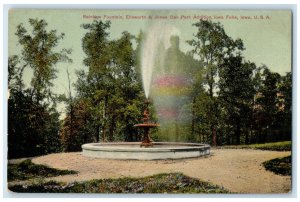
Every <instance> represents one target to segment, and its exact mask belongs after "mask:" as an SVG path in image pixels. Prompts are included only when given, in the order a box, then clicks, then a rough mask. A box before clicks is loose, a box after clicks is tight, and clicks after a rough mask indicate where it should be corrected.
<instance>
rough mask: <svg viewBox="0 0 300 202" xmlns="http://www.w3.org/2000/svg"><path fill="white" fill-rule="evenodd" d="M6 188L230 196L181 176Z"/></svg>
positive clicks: (205, 184)
mask: <svg viewBox="0 0 300 202" xmlns="http://www.w3.org/2000/svg"><path fill="white" fill-rule="evenodd" d="M9 189H10V190H11V191H14V192H23V193H24V192H27V193H229V192H228V191H227V190H225V189H224V188H222V187H219V186H217V185H213V184H211V183H208V182H203V181H200V180H198V179H194V178H190V177H188V176H185V175H183V174H181V173H170V174H158V175H153V176H150V177H144V178H119V179H100V180H91V181H85V182H74V183H70V184H64V183H59V182H55V181H50V182H45V183H38V184H33V185H25V186H24V185H14V186H10V187H9Z"/></svg>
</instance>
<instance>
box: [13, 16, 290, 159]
mask: <svg viewBox="0 0 300 202" xmlns="http://www.w3.org/2000/svg"><path fill="white" fill-rule="evenodd" d="M110 26H111V23H110V22H109V21H107V22H103V21H94V22H92V23H88V24H83V25H82V26H81V28H82V29H83V30H84V35H83V38H82V49H83V52H84V57H83V58H82V61H83V64H84V67H83V68H82V69H81V70H79V71H77V80H76V81H71V80H70V78H69V77H68V81H69V95H64V96H59V97H58V96H57V95H55V93H53V92H52V88H51V87H52V86H53V82H54V80H55V78H56V74H57V71H58V70H57V69H56V68H55V66H56V64H57V63H58V62H71V60H70V59H69V57H68V55H69V54H71V51H70V50H69V49H65V48H60V46H59V45H60V44H59V42H60V41H61V40H63V37H64V34H57V31H56V30H50V31H48V30H47V29H46V28H47V23H46V22H45V21H44V20H37V19H30V20H29V27H30V28H31V33H29V31H28V30H26V29H25V26H24V25H22V24H20V25H19V26H17V31H16V35H17V37H18V39H19V44H20V47H21V48H22V51H21V54H20V55H18V56H16V55H13V56H10V57H9V61H8V72H9V75H8V82H9V89H10V97H9V100H8V148H9V150H8V156H9V158H17V157H23V156H36V155H42V154H47V153H52V152H59V151H62V150H63V151H80V150H81V145H82V144H84V143H87V142H99V141H102V142H106V141H139V140H140V131H139V129H137V128H135V127H134V124H136V123H139V122H141V117H142V111H143V107H144V105H143V101H144V99H145V97H144V93H143V90H142V83H141V77H140V70H139V69H140V64H141V61H140V60H141V59H140V58H139V57H140V50H141V47H142V43H143V39H144V37H145V34H144V33H143V32H140V33H139V34H138V35H137V36H133V35H132V34H130V33H129V32H127V31H124V32H122V33H120V37H119V38H116V39H111V38H110V34H109V31H110ZM191 26H194V27H195V28H197V31H196V33H194V34H193V35H192V34H191V36H190V37H191V40H188V41H187V44H188V45H189V46H190V49H191V51H189V52H187V53H184V52H182V51H181V50H180V49H179V37H178V36H172V37H171V39H170V41H171V47H170V48H169V49H168V50H167V51H166V54H165V56H166V61H165V63H164V64H165V66H166V68H167V67H173V68H174V67H176V68H177V69H180V68H183V69H181V70H180V71H179V72H181V73H182V74H184V75H185V76H186V77H188V78H189V81H188V82H189V83H190V84H191V85H190V86H189V88H188V89H185V95H184V96H188V97H189V99H186V100H188V101H189V102H188V103H185V104H184V105H183V106H180V107H181V109H180V110H183V109H184V110H185V111H186V112H189V113H190V115H189V117H191V119H190V121H189V122H185V123H184V124H181V125H179V124H177V123H176V124H175V125H174V126H172V125H171V126H170V128H171V129H172V130H171V129H170V130H168V131H171V132H172V131H173V129H174V128H175V129H174V132H175V133H176V134H177V135H176V140H180V141H193V142H202V143H209V144H212V145H239V144H253V143H265V142H275V141H284V140H291V108H292V86H291V85H292V74H291V73H290V72H289V73H287V74H286V75H280V74H278V73H275V72H272V71H271V70H270V69H269V68H268V67H266V66H265V65H261V66H257V64H255V63H253V62H251V61H246V60H245V58H244V57H243V51H244V50H245V48H246V47H244V44H243V41H242V39H232V38H231V37H230V36H228V35H227V34H226V32H225V29H224V28H223V26H222V24H221V23H215V22H211V21H202V20H201V21H199V22H197V23H195V24H194V25H191ZM161 64H163V63H161ZM26 68H28V69H31V70H32V71H33V76H32V79H31V85H30V86H29V87H28V88H25V86H24V82H23V72H24V69H26ZM170 71H171V70H170ZM67 73H68V76H69V72H68V70H67ZM72 84H73V86H74V87H75V90H76V94H75V95H72V94H71V87H70V86H72ZM58 98H59V99H58ZM58 101H64V102H65V104H66V105H67V107H66V109H67V113H66V116H65V118H64V119H63V120H59V115H60V114H59V113H58V112H57V110H56V103H57V102H58ZM179 101H180V100H176V101H175V102H178V103H179ZM151 112H152V113H151V114H152V116H153V117H152V119H156V111H155V108H154V106H151ZM152 132H153V135H152V137H153V139H154V140H156V141H161V140H165V139H166V135H167V136H169V135H168V134H167V133H166V131H160V130H159V129H158V130H157V131H152Z"/></svg>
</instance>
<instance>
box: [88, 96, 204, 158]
mask: <svg viewBox="0 0 300 202" xmlns="http://www.w3.org/2000/svg"><path fill="white" fill-rule="evenodd" d="M149 103H150V101H149V100H148V99H147V100H146V101H145V104H146V108H145V110H144V113H143V119H142V120H143V123H140V124H136V125H134V126H135V127H139V128H143V129H144V134H143V139H142V142H112V143H89V144H84V145H82V152H83V155H84V156H89V157H95V158H105V159H135V160H159V159H182V158H193V157H200V156H205V155H208V154H210V146H209V145H206V144H196V143H178V142H153V141H152V140H151V138H150V129H151V128H154V127H157V126H159V124H156V123H151V122H150V118H149V117H150V114H149V108H148V106H149Z"/></svg>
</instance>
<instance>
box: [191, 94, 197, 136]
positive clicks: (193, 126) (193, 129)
mask: <svg viewBox="0 0 300 202" xmlns="http://www.w3.org/2000/svg"><path fill="white" fill-rule="evenodd" d="M195 103H196V98H195V97H194V98H193V106H192V131H191V136H192V137H194V134H195Z"/></svg>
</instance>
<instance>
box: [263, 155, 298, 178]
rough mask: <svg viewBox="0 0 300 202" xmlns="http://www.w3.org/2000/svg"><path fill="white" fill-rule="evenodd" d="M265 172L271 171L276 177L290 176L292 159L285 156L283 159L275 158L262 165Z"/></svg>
mask: <svg viewBox="0 0 300 202" xmlns="http://www.w3.org/2000/svg"><path fill="white" fill-rule="evenodd" d="M263 166H264V167H265V168H266V170H269V171H272V172H274V173H276V174H278V175H291V174H292V157H291V156H286V157H283V158H276V159H272V160H270V161H266V162H264V163H263Z"/></svg>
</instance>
